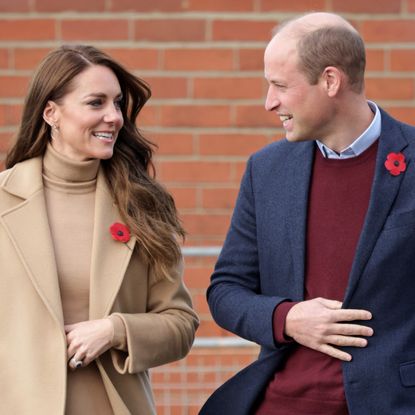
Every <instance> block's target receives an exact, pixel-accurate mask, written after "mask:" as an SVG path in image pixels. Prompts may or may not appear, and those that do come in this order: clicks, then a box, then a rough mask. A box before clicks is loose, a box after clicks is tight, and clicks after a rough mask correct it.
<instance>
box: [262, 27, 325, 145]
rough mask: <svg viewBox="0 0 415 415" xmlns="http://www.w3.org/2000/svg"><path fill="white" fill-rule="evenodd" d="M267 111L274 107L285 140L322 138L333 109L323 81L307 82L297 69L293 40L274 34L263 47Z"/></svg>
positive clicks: (294, 42)
mask: <svg viewBox="0 0 415 415" xmlns="http://www.w3.org/2000/svg"><path fill="white" fill-rule="evenodd" d="M264 63H265V79H266V80H267V82H268V84H269V86H268V93H267V98H266V101H265V109H266V110H267V111H275V112H276V113H277V115H278V116H279V118H280V120H281V122H282V126H283V127H284V129H285V131H286V137H287V139H288V140H289V141H305V140H316V139H319V140H323V141H324V138H325V136H326V135H327V134H328V132H329V128H330V118H331V114H332V111H333V108H332V105H330V98H329V97H328V96H327V94H326V92H325V91H326V89H325V87H324V81H323V80H319V82H318V83H317V84H316V85H311V84H310V83H309V81H308V79H307V78H306V76H305V74H304V73H303V72H301V71H300V70H299V69H298V55H297V51H296V41H295V40H294V39H292V38H287V36H283V35H282V34H277V36H276V37H274V38H273V39H272V40H271V42H270V43H269V45H268V46H267V48H266V50H265V57H264Z"/></svg>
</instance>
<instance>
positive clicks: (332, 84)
mask: <svg viewBox="0 0 415 415" xmlns="http://www.w3.org/2000/svg"><path fill="white" fill-rule="evenodd" d="M321 82H322V83H323V87H324V88H325V90H326V92H327V95H328V96H329V97H330V98H333V97H335V96H336V95H337V94H338V93H339V91H340V87H341V86H342V84H343V82H344V74H343V72H342V71H341V70H339V69H338V68H336V67H335V66H327V67H326V68H324V71H323V73H322V75H321Z"/></svg>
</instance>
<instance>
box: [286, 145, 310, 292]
mask: <svg viewBox="0 0 415 415" xmlns="http://www.w3.org/2000/svg"><path fill="white" fill-rule="evenodd" d="M294 145H295V146H296V147H295V149H296V151H297V153H296V155H293V156H292V157H291V158H290V162H293V163H294V165H293V166H292V169H289V168H287V169H286V171H287V172H289V173H291V172H292V175H291V176H290V177H287V180H286V183H287V190H288V192H289V194H288V197H287V206H288V207H289V209H288V212H289V214H288V218H287V225H288V227H287V229H288V231H287V233H288V235H289V239H290V243H291V252H292V256H293V259H294V261H293V263H294V281H295V285H294V287H295V292H294V295H295V296H296V299H297V300H300V299H302V298H303V296H304V278H305V261H306V258H305V252H306V251H305V250H306V229H307V210H308V195H309V190H310V180H311V170H312V167H313V160H314V149H315V145H314V142H304V143H296V144H294ZM288 183H290V184H291V185H288Z"/></svg>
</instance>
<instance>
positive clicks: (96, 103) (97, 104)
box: [88, 99, 102, 107]
mask: <svg viewBox="0 0 415 415" xmlns="http://www.w3.org/2000/svg"><path fill="white" fill-rule="evenodd" d="M101 104H102V102H101V100H99V99H95V100H94V101H91V102H88V105H91V106H92V107H99V106H100V105H101Z"/></svg>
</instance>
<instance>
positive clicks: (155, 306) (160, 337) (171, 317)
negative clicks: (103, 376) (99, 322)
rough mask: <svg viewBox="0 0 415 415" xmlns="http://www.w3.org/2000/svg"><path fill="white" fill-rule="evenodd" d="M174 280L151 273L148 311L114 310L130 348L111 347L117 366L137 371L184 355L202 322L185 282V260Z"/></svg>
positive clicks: (132, 371) (121, 368)
mask: <svg viewBox="0 0 415 415" xmlns="http://www.w3.org/2000/svg"><path fill="white" fill-rule="evenodd" d="M179 268H180V269H179V272H175V273H174V276H172V278H171V280H167V279H163V280H157V279H155V278H154V275H153V274H152V273H150V277H149V278H150V281H149V291H148V301H147V312H146V313H139V314H126V313H114V314H113V316H117V317H120V318H121V319H122V321H123V323H124V325H125V331H126V340H127V351H125V352H124V351H122V350H117V349H114V348H113V349H111V350H110V352H111V357H112V361H113V364H114V366H115V369H116V370H117V371H118V372H119V373H121V374H124V373H138V372H142V371H144V370H147V369H149V368H151V367H155V366H159V365H163V364H165V363H169V362H172V361H174V360H178V359H181V358H183V357H184V356H185V355H186V354H187V353H188V352H189V350H190V348H191V346H192V344H193V340H194V336H195V331H196V329H197V327H198V325H199V321H198V318H197V316H196V314H195V312H194V311H193V309H192V302H191V298H190V294H189V292H188V291H187V289H186V287H185V286H184V284H183V280H182V276H183V263H180V265H179Z"/></svg>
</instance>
